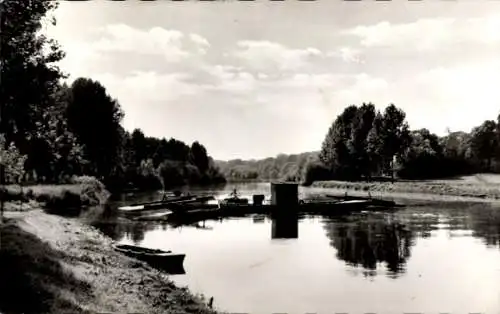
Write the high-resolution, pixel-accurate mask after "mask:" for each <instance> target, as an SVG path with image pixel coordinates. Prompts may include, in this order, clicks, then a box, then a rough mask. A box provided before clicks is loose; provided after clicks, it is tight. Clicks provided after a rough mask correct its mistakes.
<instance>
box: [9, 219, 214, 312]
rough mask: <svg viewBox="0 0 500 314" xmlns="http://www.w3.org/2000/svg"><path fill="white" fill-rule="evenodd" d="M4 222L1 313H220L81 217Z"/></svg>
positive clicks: (10, 220)
mask: <svg viewBox="0 0 500 314" xmlns="http://www.w3.org/2000/svg"><path fill="white" fill-rule="evenodd" d="M8 216H10V219H9V220H8V221H7V222H5V223H4V224H0V234H1V236H2V238H1V251H0V312H1V313H152V314H160V313H178V314H187V313H200V314H216V313H217V312H216V311H215V310H212V309H210V308H209V307H208V306H207V304H206V303H205V302H206V300H204V298H202V297H200V296H196V295H193V294H192V293H191V292H190V291H189V290H188V289H185V288H179V287H176V286H175V284H174V283H173V282H172V281H171V280H169V278H168V276H167V275H166V274H164V273H162V272H161V271H159V270H156V269H154V268H151V267H150V266H148V265H147V264H145V263H143V262H140V261H138V260H134V259H131V258H128V257H126V256H125V255H122V254H120V253H118V252H116V251H115V250H114V249H113V247H112V241H111V239H109V238H108V237H106V236H104V235H103V234H102V233H100V232H99V231H97V230H95V229H94V228H92V227H90V226H88V225H85V224H83V223H81V222H79V221H78V220H73V219H66V218H64V217H60V216H58V215H49V214H47V213H44V212H43V211H40V210H34V211H29V212H23V213H8Z"/></svg>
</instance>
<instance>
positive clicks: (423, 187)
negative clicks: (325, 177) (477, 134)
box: [311, 174, 500, 201]
mask: <svg viewBox="0 0 500 314" xmlns="http://www.w3.org/2000/svg"><path fill="white" fill-rule="evenodd" d="M311 187H313V188H326V189H332V192H333V191H336V192H343V191H345V192H347V193H349V194H350V195H364V196H366V195H367V194H368V192H370V194H371V195H372V196H374V197H375V196H378V197H381V196H382V197H387V196H389V197H395V198H405V199H411V198H414V199H429V200H458V201H460V200H464V201H468V200H477V201H480V200H483V201H500V175H498V174H475V175H472V176H464V177H459V178H454V179H443V180H419V181H409V180H397V181H395V182H394V183H392V182H347V181H317V182H314V183H313V184H312V185H311Z"/></svg>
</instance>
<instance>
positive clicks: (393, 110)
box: [380, 104, 411, 179]
mask: <svg viewBox="0 0 500 314" xmlns="http://www.w3.org/2000/svg"><path fill="white" fill-rule="evenodd" d="M405 119H406V114H405V112H404V111H403V110H401V109H399V108H397V107H396V106H394V105H393V104H390V105H389V106H388V107H387V108H386V109H385V111H384V118H383V121H382V128H381V133H380V136H381V138H382V149H381V153H382V155H381V157H382V169H383V170H384V171H386V172H387V171H390V172H391V176H393V175H394V173H393V172H392V171H391V165H392V163H393V162H394V159H395V158H397V159H401V157H402V154H403V152H404V150H405V148H406V147H408V146H409V144H410V141H411V137H410V131H409V126H408V123H407V122H406V121H405ZM393 179H394V176H393Z"/></svg>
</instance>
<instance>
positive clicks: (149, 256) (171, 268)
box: [114, 244, 186, 273]
mask: <svg viewBox="0 0 500 314" xmlns="http://www.w3.org/2000/svg"><path fill="white" fill-rule="evenodd" d="M114 249H115V250H116V251H117V252H120V253H122V254H124V255H126V256H128V257H131V258H135V259H138V260H141V261H144V262H146V263H148V264H149V265H150V266H152V267H155V268H159V269H162V270H166V271H167V272H169V273H171V272H176V273H182V271H184V259H185V258H186V254H180V253H178V254H176V253H172V252H170V251H162V250H153V249H148V248H142V247H137V246H131V245H119V244H116V245H114Z"/></svg>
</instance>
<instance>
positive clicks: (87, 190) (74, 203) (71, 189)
mask: <svg viewBox="0 0 500 314" xmlns="http://www.w3.org/2000/svg"><path fill="white" fill-rule="evenodd" d="M1 194H2V197H3V198H4V201H6V202H17V203H19V204H20V205H22V204H23V203H25V204H26V205H27V206H24V208H25V209H30V208H33V207H36V204H39V205H41V206H43V207H45V208H46V209H48V210H50V211H53V212H57V213H59V214H69V215H71V214H76V213H78V212H79V211H80V209H81V208H83V207H88V206H96V205H100V204H103V203H104V202H106V200H107V198H108V197H109V192H108V191H106V188H105V187H104V185H103V184H102V183H101V182H99V181H98V180H97V179H95V178H93V177H75V178H73V179H72V180H71V183H68V184H47V185H31V186H24V187H21V186H19V185H9V186H5V187H4V188H3V190H2V191H1ZM18 207H23V206H18ZM9 208H16V207H15V206H12V205H11V206H10V207H9V206H7V208H6V210H9Z"/></svg>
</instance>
